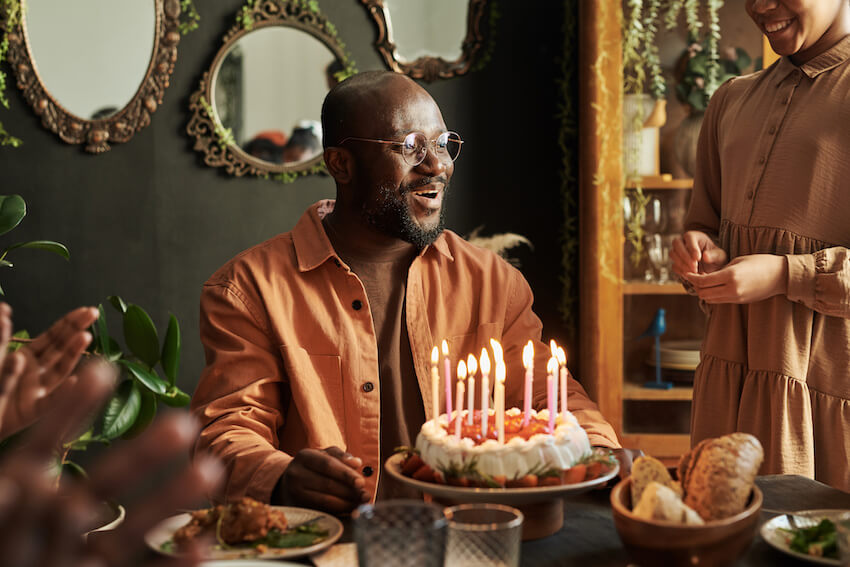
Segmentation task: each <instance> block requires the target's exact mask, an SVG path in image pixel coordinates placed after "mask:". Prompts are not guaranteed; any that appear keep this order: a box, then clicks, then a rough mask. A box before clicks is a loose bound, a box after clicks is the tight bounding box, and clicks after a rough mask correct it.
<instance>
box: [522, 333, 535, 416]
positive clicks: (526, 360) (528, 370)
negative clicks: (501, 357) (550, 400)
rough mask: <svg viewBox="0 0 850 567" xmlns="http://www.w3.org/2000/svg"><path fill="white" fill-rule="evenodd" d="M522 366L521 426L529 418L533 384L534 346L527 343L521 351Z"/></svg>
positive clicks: (529, 342)
mask: <svg viewBox="0 0 850 567" xmlns="http://www.w3.org/2000/svg"><path fill="white" fill-rule="evenodd" d="M522 365H523V366H524V367H525V396H524V398H525V399H524V400H523V401H524V404H523V415H522V426H523V427H525V426H527V425H528V420H529V419H530V418H531V385H532V382H534V345H533V344H532V343H531V341H528V343H526V345H525V346H524V347H523V349H522Z"/></svg>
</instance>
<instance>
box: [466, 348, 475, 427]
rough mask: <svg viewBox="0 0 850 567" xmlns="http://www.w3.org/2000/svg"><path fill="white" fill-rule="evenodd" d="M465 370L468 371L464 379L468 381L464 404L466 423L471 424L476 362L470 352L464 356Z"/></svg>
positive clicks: (473, 408) (473, 409) (473, 410)
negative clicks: (467, 391)
mask: <svg viewBox="0 0 850 567" xmlns="http://www.w3.org/2000/svg"><path fill="white" fill-rule="evenodd" d="M466 370H467V372H469V376H468V377H467V379H466V380H467V382H469V386H467V390H469V394H468V397H467V404H466V424H467V425H472V418H473V415H472V414H474V413H475V373H476V372H478V362H477V361H476V360H475V357H474V356H472V355H471V354H470V355H469V356H468V357H466Z"/></svg>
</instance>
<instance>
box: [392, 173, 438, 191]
mask: <svg viewBox="0 0 850 567" xmlns="http://www.w3.org/2000/svg"><path fill="white" fill-rule="evenodd" d="M440 183H441V184H442V185H443V187H448V185H449V180H448V179H447V178H446V177H444V176H442V175H440V176H438V177H423V178H422V179H420V180H419V181H414V182H412V183H408V184H406V185H402V186H401V190H402V192H403V193H410V192H411V191H415V190H416V189H419V188H420V187H425V186H426V185H437V184H440Z"/></svg>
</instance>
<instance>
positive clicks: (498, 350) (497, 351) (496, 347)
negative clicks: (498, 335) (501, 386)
mask: <svg viewBox="0 0 850 567" xmlns="http://www.w3.org/2000/svg"><path fill="white" fill-rule="evenodd" d="M490 348H492V349H493V364H498V363H499V362H504V361H505V356H504V354H503V353H502V345H500V344H499V341H497V340H496V339H490Z"/></svg>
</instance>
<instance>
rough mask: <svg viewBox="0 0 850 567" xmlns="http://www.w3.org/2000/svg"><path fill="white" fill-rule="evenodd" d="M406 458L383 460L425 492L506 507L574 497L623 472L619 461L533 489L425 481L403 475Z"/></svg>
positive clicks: (392, 472) (395, 475)
mask: <svg viewBox="0 0 850 567" xmlns="http://www.w3.org/2000/svg"><path fill="white" fill-rule="evenodd" d="M403 460H404V453H397V454H395V455H393V456H392V457H390V458H389V459H387V462H386V463H384V469H385V470H386V471H387V472H388V473H389V474H390V476H392V477H393V478H395V479H396V480H398V481H400V482H402V483H404V484H406V485H408V486H412V487H413V488H416V489H418V490H421V491H422V492H425V493H426V494H430V495H431V496H434V497H436V498H440V499H444V500H452V501H455V502H464V503H467V502H469V503H472V502H491V503H494V504H505V505H507V506H518V505H522V504H533V503H535V502H542V501H545V500H551V499H552V498H553V497H564V496H575V495H577V494H581V493H583V492H587V491H588V490H591V489H593V488H595V487H597V486H600V485H603V484H605V483H606V482H608V481H609V480H611V479H612V478H614V477H615V476H617V473H618V472H619V471H620V465H619V463H618V464H617V465H616V466H615V467H614V468H613V469H611V470H610V471H608V472H607V473H605V474H603V475H601V476H598V477H596V478H594V479H593V480H587V481H585V482H578V483H576V484H560V485H557V486H536V487H534V488H474V487H463V486H450V485H448V484H437V483H435V482H423V481H421V480H416V479H415V478H410V477H409V476H404V475H403V474H401V462H402V461H403Z"/></svg>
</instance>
